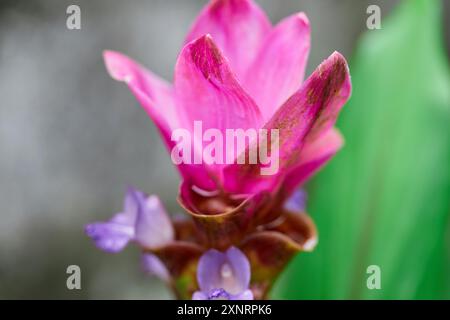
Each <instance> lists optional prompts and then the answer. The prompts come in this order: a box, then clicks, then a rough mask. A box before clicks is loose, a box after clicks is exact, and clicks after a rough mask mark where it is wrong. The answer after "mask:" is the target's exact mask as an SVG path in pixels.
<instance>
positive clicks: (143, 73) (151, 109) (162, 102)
mask: <svg viewBox="0 0 450 320" xmlns="http://www.w3.org/2000/svg"><path fill="white" fill-rule="evenodd" d="M103 58H104V60H105V64H106V68H107V70H108V72H109V74H110V75H111V77H112V78H114V79H115V80H117V81H122V82H125V83H126V84H127V85H128V87H129V88H130V90H131V91H132V92H133V94H134V95H135V97H136V98H137V100H138V101H139V102H140V104H141V105H142V107H143V108H144V109H145V111H147V113H148V115H149V116H150V117H151V118H152V120H153V121H154V122H155V125H156V126H157V127H158V129H159V131H160V133H161V135H162V137H163V139H164V141H165V143H166V145H167V147H168V148H169V150H170V149H171V148H172V146H173V142H171V141H170V136H171V129H173V128H175V127H177V126H178V117H177V113H176V112H175V104H174V95H173V89H172V86H171V85H169V84H168V83H166V82H165V81H164V80H162V79H160V78H158V77H157V76H156V75H154V74H153V73H151V72H150V71H148V70H147V69H145V68H144V67H142V66H141V65H139V64H138V63H137V62H135V61H133V60H132V59H130V58H129V57H127V56H125V55H123V54H121V53H119V52H114V51H105V52H104V53H103Z"/></svg>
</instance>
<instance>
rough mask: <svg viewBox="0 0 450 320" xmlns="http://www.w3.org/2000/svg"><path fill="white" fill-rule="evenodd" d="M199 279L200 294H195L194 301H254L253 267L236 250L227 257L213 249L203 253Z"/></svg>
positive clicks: (229, 251)
mask: <svg viewBox="0 0 450 320" xmlns="http://www.w3.org/2000/svg"><path fill="white" fill-rule="evenodd" d="M197 279H198V283H199V286H200V290H201V291H196V292H195V293H194V295H193V296H192V299H193V300H219V299H221V300H253V293H252V291H251V290H250V289H249V284H250V263H249V261H248V259H247V257H246V256H245V255H244V254H243V253H242V252H241V251H240V250H239V249H237V248H235V247H231V248H229V249H228V250H227V251H226V252H225V253H222V252H219V251H217V250H214V249H211V250H208V251H207V252H206V253H204V254H203V255H202V256H201V258H200V260H199V262H198V266H197Z"/></svg>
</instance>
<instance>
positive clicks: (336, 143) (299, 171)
mask: <svg viewBox="0 0 450 320" xmlns="http://www.w3.org/2000/svg"><path fill="white" fill-rule="evenodd" d="M343 144H344V140H343V138H342V136H341V134H340V133H339V131H338V130H336V129H334V128H332V129H330V130H328V131H327V132H326V133H325V134H323V135H322V136H321V137H319V138H318V139H316V140H315V141H314V142H312V143H308V144H306V145H305V146H304V147H303V150H302V153H301V155H300V161H299V163H298V164H297V165H296V166H295V167H294V169H293V170H292V171H291V172H289V174H288V175H287V177H286V179H285V181H284V182H283V190H284V192H285V193H286V194H290V193H291V192H293V190H295V188H296V187H297V186H299V185H302V184H303V183H304V182H306V181H307V180H308V179H309V178H310V177H311V176H312V175H313V174H314V173H316V172H317V171H318V170H319V169H320V168H322V167H323V166H324V165H325V163H327V162H328V160H330V159H331V158H332V157H333V156H334V155H335V154H336V152H338V151H339V149H341V147H342V145H343Z"/></svg>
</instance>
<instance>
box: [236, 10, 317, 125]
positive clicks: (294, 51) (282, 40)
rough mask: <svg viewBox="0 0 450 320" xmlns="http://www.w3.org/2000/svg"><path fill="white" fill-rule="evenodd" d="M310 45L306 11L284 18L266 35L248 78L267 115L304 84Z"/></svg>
mask: <svg viewBox="0 0 450 320" xmlns="http://www.w3.org/2000/svg"><path fill="white" fill-rule="evenodd" d="M309 48H310V26H309V21H308V18H307V17H306V15H305V14H304V13H298V14H295V15H293V16H290V17H288V18H286V19H284V20H282V21H281V22H280V23H279V24H278V25H277V26H276V27H275V28H274V29H272V31H271V32H270V33H269V34H268V36H267V37H266V38H265V41H264V43H263V45H262V47H261V49H260V51H259V52H258V54H257V56H256V58H255V60H254V61H253V64H252V65H251V67H250V68H249V70H248V71H247V73H246V76H245V80H244V88H245V89H246V90H247V91H248V92H249V94H250V95H251V96H252V97H253V98H254V99H255V101H256V103H257V105H258V106H259V108H260V109H261V113H262V114H263V117H264V119H266V120H268V119H270V118H271V117H272V115H273V114H274V113H275V111H276V110H277V109H278V107H279V106H281V105H282V104H283V102H285V101H286V100H287V99H288V98H289V97H290V96H291V95H292V94H293V93H294V92H295V91H296V90H297V89H298V88H299V87H300V86H301V84H302V82H303V78H304V75H305V68H306V63H307V61H308V55H309Z"/></svg>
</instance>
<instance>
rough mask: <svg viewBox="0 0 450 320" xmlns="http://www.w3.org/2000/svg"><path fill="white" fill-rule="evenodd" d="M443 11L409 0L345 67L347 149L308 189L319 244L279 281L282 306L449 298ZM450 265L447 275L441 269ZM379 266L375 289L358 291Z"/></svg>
mask: <svg viewBox="0 0 450 320" xmlns="http://www.w3.org/2000/svg"><path fill="white" fill-rule="evenodd" d="M441 12H442V3H441V2H440V1H438V0H407V1H404V2H403V3H402V4H401V6H400V7H399V8H397V11H396V12H395V13H394V14H393V15H392V16H390V17H389V18H388V19H386V21H383V29H381V30H373V31H368V32H367V33H366V34H365V35H364V37H363V39H362V41H361V42H360V44H359V48H358V50H357V52H356V54H355V56H354V59H353V60H352V61H351V64H350V71H351V74H352V82H353V97H352V99H351V100H350V102H349V103H348V104H347V106H346V107H345V108H344V110H343V112H342V116H341V118H340V120H339V122H338V127H339V128H340V129H341V131H342V133H343V135H344V137H345V139H346V145H345V147H344V148H343V150H342V151H341V152H340V153H339V154H338V155H337V156H336V157H335V159H333V160H332V161H331V163H330V164H329V165H328V166H327V168H326V169H324V170H323V171H322V172H321V173H320V174H319V175H318V176H317V177H316V178H315V179H314V180H313V181H312V183H311V184H310V185H309V186H308V190H309V202H308V212H309V213H310V214H311V215H312V217H313V219H314V220H315V221H316V224H317V227H318V231H319V239H320V240H319V245H318V247H317V248H316V251H315V252H313V253H311V254H301V255H299V256H298V257H296V259H295V260H294V261H293V262H292V263H291V264H290V266H289V268H288V270H287V271H286V272H285V273H284V275H283V277H282V278H281V279H280V281H279V282H278V286H277V287H276V288H275V290H274V295H273V296H274V297H276V298H288V299H313V298H316V299H322V298H325V299H346V298H356V299H371V298H381V299H417V298H423V299H428V298H449V290H450V286H449V284H448V282H449V279H450V277H449V274H448V273H449V269H448V260H447V258H446V254H448V253H449V252H450V251H449V248H448V247H445V230H446V229H447V225H448V217H449V211H450V210H449V209H450V208H449V199H450V181H449V178H450V175H449V167H450V165H449V164H450V161H449V160H450V141H449V139H450V130H449V128H450V125H449V124H450V122H449V120H450V78H449V69H448V65H447V61H446V57H445V54H444V50H443V45H442V24H441V22H442V21H441ZM445 263H447V268H446V267H445ZM369 265H378V266H380V268H381V289H380V290H369V289H368V288H367V285H366V280H367V278H368V276H369V275H368V274H367V273H366V269H367V267H368V266H369Z"/></svg>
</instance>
